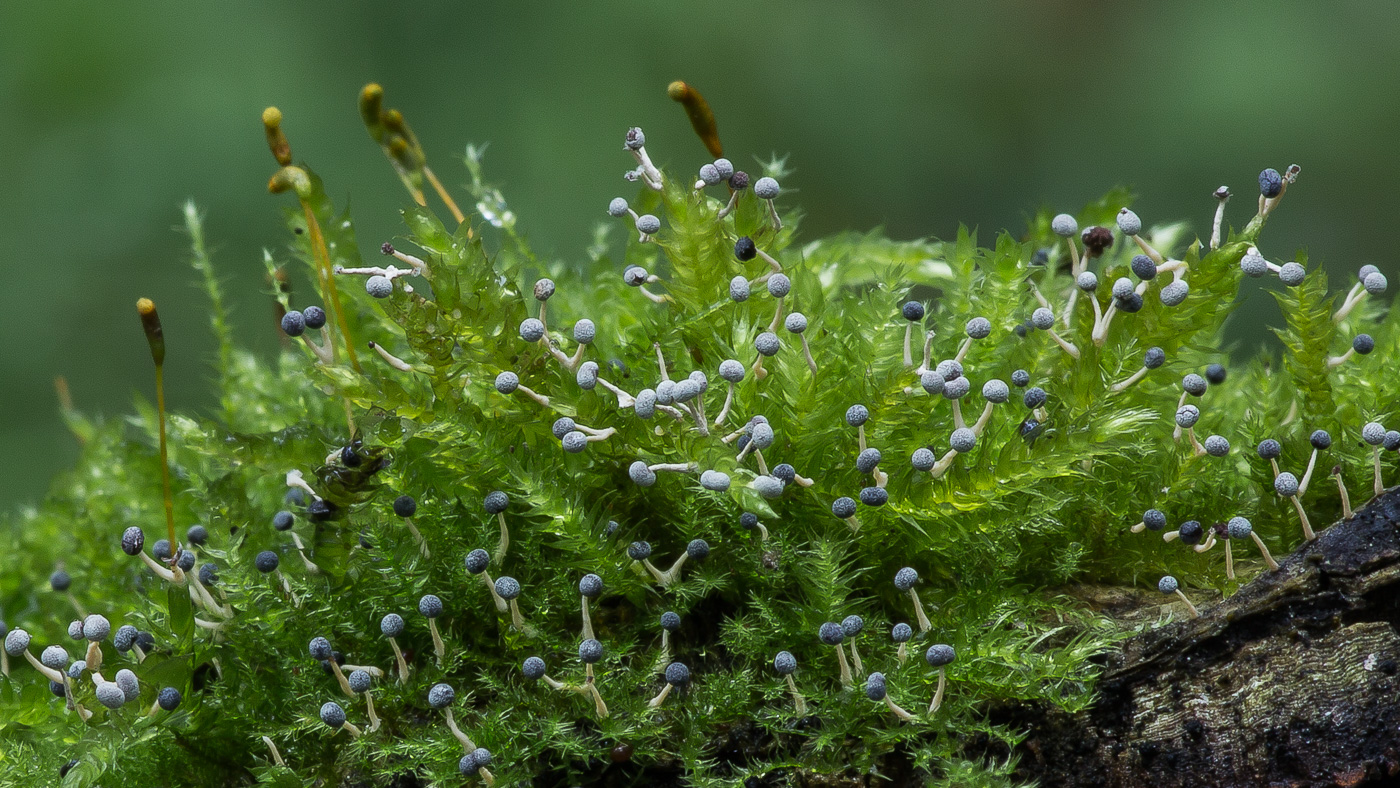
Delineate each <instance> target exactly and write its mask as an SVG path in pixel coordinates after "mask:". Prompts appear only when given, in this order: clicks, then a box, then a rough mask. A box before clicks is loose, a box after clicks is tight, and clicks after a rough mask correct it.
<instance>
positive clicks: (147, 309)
mask: <svg viewBox="0 0 1400 788" xmlns="http://www.w3.org/2000/svg"><path fill="white" fill-rule="evenodd" d="M136 314H138V315H140V316H141V328H142V329H144V330H145V332H146V342H147V343H148V344H149V345H150V346H151V360H152V361H154V362H155V363H156V366H158V367H159V366H161V365H162V364H164V363H165V330H164V329H163V328H161V325H160V313H159V312H157V311H156V302H154V301H152V300H151V299H149V298H141V299H138V300H137V301H136Z"/></svg>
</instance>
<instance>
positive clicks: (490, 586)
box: [481, 572, 510, 613]
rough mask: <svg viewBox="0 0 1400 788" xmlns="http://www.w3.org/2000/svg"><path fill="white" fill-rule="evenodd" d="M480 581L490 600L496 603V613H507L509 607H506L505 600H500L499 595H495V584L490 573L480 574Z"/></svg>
mask: <svg viewBox="0 0 1400 788" xmlns="http://www.w3.org/2000/svg"><path fill="white" fill-rule="evenodd" d="M481 581H482V582H483V583H485V584H486V590H487V591H489V592H491V599H492V600H494V601H495V603H496V612H498V613H509V612H510V605H507V604H506V600H504V599H502V598H501V595H500V594H498V593H496V583H495V581H494V580H492V579H491V573H490V572H482V573H481Z"/></svg>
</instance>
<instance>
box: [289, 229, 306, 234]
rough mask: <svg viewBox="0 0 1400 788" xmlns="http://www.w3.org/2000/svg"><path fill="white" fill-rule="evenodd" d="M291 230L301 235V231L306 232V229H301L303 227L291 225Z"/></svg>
mask: <svg viewBox="0 0 1400 788" xmlns="http://www.w3.org/2000/svg"><path fill="white" fill-rule="evenodd" d="M292 232H294V233H296V234H297V235H301V234H302V233H304V232H306V231H305V230H303V229H301V228H300V227H293V228H292Z"/></svg>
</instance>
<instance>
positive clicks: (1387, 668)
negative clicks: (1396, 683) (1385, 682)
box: [1376, 659, 1396, 676]
mask: <svg viewBox="0 0 1400 788" xmlns="http://www.w3.org/2000/svg"><path fill="white" fill-rule="evenodd" d="M1376 669H1377V670H1379V671H1380V672H1382V673H1384V674H1385V675H1387V676H1394V675H1395V670H1396V664H1395V660H1393V659H1388V660H1386V661H1384V662H1382V663H1381V664H1379V665H1377V666H1376Z"/></svg>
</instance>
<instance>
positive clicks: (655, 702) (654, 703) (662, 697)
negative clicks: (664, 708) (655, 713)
mask: <svg viewBox="0 0 1400 788" xmlns="http://www.w3.org/2000/svg"><path fill="white" fill-rule="evenodd" d="M670 695H671V685H670V684H667V685H665V686H663V687H662V688H661V691H660V692H658V693H656V697H654V698H652V699H651V700H649V701H647V708H649V709H655V708H660V706H661V704H663V703H665V702H666V698H668V697H669V696H670Z"/></svg>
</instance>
